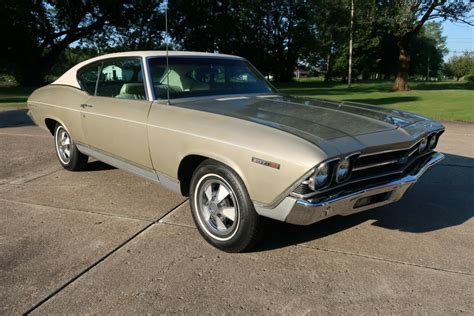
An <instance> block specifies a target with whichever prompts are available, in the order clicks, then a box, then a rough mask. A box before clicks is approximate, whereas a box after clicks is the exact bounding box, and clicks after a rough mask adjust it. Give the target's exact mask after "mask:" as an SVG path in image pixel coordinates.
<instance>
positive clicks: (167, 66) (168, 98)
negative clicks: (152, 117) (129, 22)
mask: <svg viewBox="0 0 474 316" xmlns="http://www.w3.org/2000/svg"><path fill="white" fill-rule="evenodd" d="M165 5H166V7H165V33H166V35H165V36H166V98H167V100H168V102H167V103H168V105H169V104H171V102H170V67H169V58H168V41H169V34H168V0H165Z"/></svg>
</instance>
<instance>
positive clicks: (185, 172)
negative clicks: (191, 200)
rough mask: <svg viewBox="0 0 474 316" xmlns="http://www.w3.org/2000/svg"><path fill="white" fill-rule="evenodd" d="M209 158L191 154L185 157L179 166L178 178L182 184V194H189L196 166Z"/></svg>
mask: <svg viewBox="0 0 474 316" xmlns="http://www.w3.org/2000/svg"><path fill="white" fill-rule="evenodd" d="M206 159H209V158H208V157H205V156H199V155H189V156H186V157H184V158H183V160H181V162H180V164H179V168H178V179H179V182H180V186H181V194H182V195H184V196H188V195H189V187H190V186H191V178H192V177H193V173H194V171H195V170H196V168H197V167H198V166H199V165H200V164H201V162H203V161H204V160H206Z"/></svg>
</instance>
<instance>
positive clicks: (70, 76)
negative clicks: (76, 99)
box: [52, 50, 241, 88]
mask: <svg viewBox="0 0 474 316" xmlns="http://www.w3.org/2000/svg"><path fill="white" fill-rule="evenodd" d="M168 55H169V56H170V57H171V56H189V57H219V58H232V59H241V57H238V56H233V55H225V54H216V53H201V52H184V51H168ZM164 56H166V51H164V50H147V51H130V52H120V53H112V54H106V55H101V56H97V57H94V58H90V59H88V60H85V61H83V62H80V63H79V64H77V65H75V66H74V67H72V68H71V69H69V70H68V71H66V72H65V73H64V74H63V75H62V76H61V77H59V78H58V79H57V80H56V81H54V82H53V83H52V84H61V85H68V86H73V87H76V88H80V85H79V83H78V82H77V71H78V70H79V69H80V68H82V67H83V66H85V65H87V64H90V63H93V62H96V61H99V60H103V59H108V58H115V57H142V58H146V57H164Z"/></svg>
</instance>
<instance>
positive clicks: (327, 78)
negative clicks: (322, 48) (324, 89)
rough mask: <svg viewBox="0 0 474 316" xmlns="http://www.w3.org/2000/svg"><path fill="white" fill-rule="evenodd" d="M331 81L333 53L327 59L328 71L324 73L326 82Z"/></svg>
mask: <svg viewBox="0 0 474 316" xmlns="http://www.w3.org/2000/svg"><path fill="white" fill-rule="evenodd" d="M329 80H331V53H329V54H328V55H327V57H326V69H325V71H324V82H329Z"/></svg>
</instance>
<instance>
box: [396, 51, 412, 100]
mask: <svg viewBox="0 0 474 316" xmlns="http://www.w3.org/2000/svg"><path fill="white" fill-rule="evenodd" d="M399 47H400V56H399V57H398V71H397V77H396V78H395V83H394V84H393V90H394V91H408V90H410V89H409V88H408V70H409V69H410V54H409V53H408V51H407V49H406V48H405V47H403V46H399Z"/></svg>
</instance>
